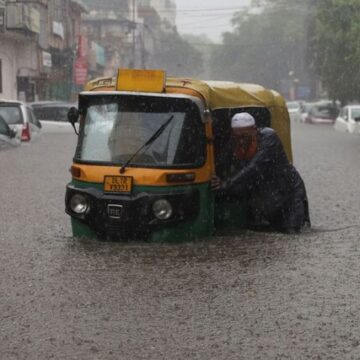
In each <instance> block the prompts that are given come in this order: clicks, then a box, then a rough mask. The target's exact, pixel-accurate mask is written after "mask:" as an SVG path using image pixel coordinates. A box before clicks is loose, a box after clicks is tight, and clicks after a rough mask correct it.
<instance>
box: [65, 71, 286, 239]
mask: <svg viewBox="0 0 360 360" xmlns="http://www.w3.org/2000/svg"><path fill="white" fill-rule="evenodd" d="M242 111H246V112H249V113H251V114H252V115H253V116H254V117H255V119H256V122H257V126H258V127H264V126H270V127H272V128H274V129H275V130H276V132H277V134H278V135H279V137H280V139H281V141H282V142H283V145H284V148H285V150H286V153H287V156H288V158H289V160H290V161H291V159H292V153H291V139H290V121H289V114H288V111H287V108H286V104H285V101H284V99H283V98H282V97H281V96H280V95H279V94H278V93H277V92H275V91H273V90H268V89H265V88H264V87H262V86H259V85H253V84H237V83H234V82H221V81H200V80H195V79H189V78H174V77H168V78H167V77H166V74H165V72H163V71H160V70H136V69H119V71H118V76H117V77H116V78H100V79H95V80H93V81H90V82H89V83H88V84H87V85H86V88H85V91H83V92H81V93H80V94H79V108H78V109H76V108H73V109H71V110H70V111H69V121H70V122H71V123H72V125H73V126H74V129H75V131H76V127H75V123H76V122H79V132H78V143H77V147H76V151H75V156H74V159H73V164H72V166H71V175H72V180H71V182H70V183H69V184H68V185H67V188H66V197H65V206H66V213H67V214H69V215H70V216H71V222H72V230H73V235H74V236H76V237H80V236H86V237H97V238H99V239H130V240H132V239H140V240H148V241H179V240H190V239H196V238H204V237H209V236H211V235H213V234H214V232H219V231H220V232H221V231H222V230H226V229H228V228H237V229H241V228H244V227H246V223H247V211H246V201H245V200H244V201H242V200H241V199H240V200H237V201H235V202H232V201H230V200H228V199H223V200H217V199H216V198H215V196H214V193H213V192H212V190H211V187H210V179H211V176H212V175H213V174H215V173H218V171H220V169H218V168H217V158H218V157H219V156H220V154H221V151H222V149H223V147H224V144H225V143H226V142H227V141H228V140H229V136H230V120H231V117H232V116H233V115H234V114H235V113H237V112H242Z"/></svg>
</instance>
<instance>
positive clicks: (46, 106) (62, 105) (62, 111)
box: [30, 101, 77, 133]
mask: <svg viewBox="0 0 360 360" xmlns="http://www.w3.org/2000/svg"><path fill="white" fill-rule="evenodd" d="M30 106H31V107H32V109H33V110H34V113H35V116H36V117H37V119H38V120H39V121H40V122H41V125H42V130H43V132H45V133H49V132H56V133H58V132H60V133H63V132H72V131H74V130H73V128H72V126H71V124H70V123H69V121H68V119H67V113H68V111H69V109H70V108H71V107H77V104H73V103H66V102H59V101H43V102H34V103H31V104H30Z"/></svg>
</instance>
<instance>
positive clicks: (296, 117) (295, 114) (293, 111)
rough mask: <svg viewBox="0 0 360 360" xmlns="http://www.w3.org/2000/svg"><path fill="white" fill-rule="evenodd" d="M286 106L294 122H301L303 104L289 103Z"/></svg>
mask: <svg viewBox="0 0 360 360" xmlns="http://www.w3.org/2000/svg"><path fill="white" fill-rule="evenodd" d="M286 106H287V108H288V111H289V115H290V119H291V120H292V121H298V122H300V121H301V104H300V103H299V102H297V101H288V102H287V103H286Z"/></svg>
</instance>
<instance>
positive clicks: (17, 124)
mask: <svg viewBox="0 0 360 360" xmlns="http://www.w3.org/2000/svg"><path fill="white" fill-rule="evenodd" d="M0 116H1V117H2V118H3V119H4V120H5V122H6V123H7V124H8V125H9V127H10V128H11V129H15V130H16V137H17V138H18V139H20V140H21V141H31V140H33V139H34V138H36V137H37V136H38V135H39V134H40V132H41V123H40V122H39V120H37V119H36V116H35V115H34V113H33V111H32V109H31V108H30V106H27V105H26V104H25V103H24V102H22V101H13V100H0Z"/></svg>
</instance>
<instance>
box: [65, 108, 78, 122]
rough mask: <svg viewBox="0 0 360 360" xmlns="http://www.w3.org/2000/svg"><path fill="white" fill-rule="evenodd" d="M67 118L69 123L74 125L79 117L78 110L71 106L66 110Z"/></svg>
mask: <svg viewBox="0 0 360 360" xmlns="http://www.w3.org/2000/svg"><path fill="white" fill-rule="evenodd" d="M67 118H68V121H69V123H70V124H71V125H74V124H75V123H77V121H78V119H79V110H78V109H77V108H76V107H71V108H70V109H69V111H68V114H67Z"/></svg>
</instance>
